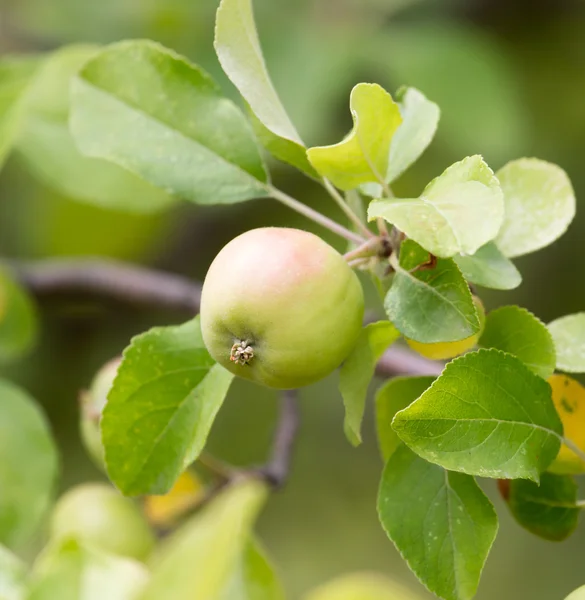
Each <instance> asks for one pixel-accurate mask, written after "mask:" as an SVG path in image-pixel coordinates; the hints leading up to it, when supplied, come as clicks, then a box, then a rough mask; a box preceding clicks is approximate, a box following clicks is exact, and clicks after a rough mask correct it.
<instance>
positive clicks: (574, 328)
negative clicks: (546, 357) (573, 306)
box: [548, 312, 585, 373]
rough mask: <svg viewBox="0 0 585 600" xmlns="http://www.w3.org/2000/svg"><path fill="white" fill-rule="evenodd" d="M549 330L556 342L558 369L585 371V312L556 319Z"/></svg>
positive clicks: (570, 371) (574, 371)
mask: <svg viewBox="0 0 585 600" xmlns="http://www.w3.org/2000/svg"><path fill="white" fill-rule="evenodd" d="M548 330H549V331H550V334H551V335H552V338H553V340H554V343H555V349H556V354H557V369H559V370H561V371H566V372H567V373H585V312H582V313H576V314H574V315H567V316H565V317H561V318H560V319H556V320H555V321H553V322H552V323H549V324H548Z"/></svg>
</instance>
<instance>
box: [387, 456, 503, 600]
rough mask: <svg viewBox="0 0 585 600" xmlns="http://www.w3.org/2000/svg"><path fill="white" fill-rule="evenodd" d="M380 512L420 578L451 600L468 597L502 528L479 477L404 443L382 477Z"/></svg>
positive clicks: (400, 549) (431, 589) (391, 459)
mask: <svg viewBox="0 0 585 600" xmlns="http://www.w3.org/2000/svg"><path fill="white" fill-rule="evenodd" d="M378 515H379V517H380V522H381V523H382V527H383V528H384V530H385V531H386V533H387V534H388V537H389V538H390V539H391V540H392V542H394V545H395V546H396V548H397V549H398V551H399V552H400V554H401V555H402V557H403V558H404V559H405V560H406V562H407V563H408V566H409V567H410V568H411V569H412V570H413V571H414V573H415V575H416V576H417V577H418V578H419V579H420V581H421V582H422V583H423V584H424V585H425V586H426V587H427V588H428V589H429V590H430V591H431V592H433V593H435V594H437V596H439V597H440V598H444V599H445V600H467V599H469V598H472V597H473V596H474V594H475V592H476V590H477V586H478V584H479V578H480V576H481V572H482V570H483V566H484V564H485V561H486V559H487V556H488V553H489V551H490V548H491V546H492V544H493V541H494V539H495V537H496V533H497V530H498V518H497V516H496V513H495V511H494V508H493V506H492V505H491V503H490V501H489V500H488V499H487V497H486V496H485V494H484V493H483V492H482V491H481V489H480V488H479V486H478V485H477V483H476V482H475V480H474V479H473V477H470V476H469V475H463V474H461V473H453V472H450V471H445V470H444V469H442V468H441V467H438V466H436V465H432V464H430V463H428V462H426V461H425V460H423V459H422V458H420V457H418V456H417V455H416V454H414V452H412V451H411V450H409V449H408V448H407V447H406V446H404V445H403V444H401V445H400V446H399V447H398V448H397V449H396V451H395V452H394V453H393V454H392V456H391V457H390V460H389V461H388V463H387V465H386V468H385V469H384V473H383V475H382V481H381V483H380V490H379V493H378Z"/></svg>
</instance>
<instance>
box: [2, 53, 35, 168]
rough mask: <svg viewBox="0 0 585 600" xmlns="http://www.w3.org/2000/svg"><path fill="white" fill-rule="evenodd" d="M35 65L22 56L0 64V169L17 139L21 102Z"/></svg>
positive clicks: (22, 104)
mask: <svg viewBox="0 0 585 600" xmlns="http://www.w3.org/2000/svg"><path fill="white" fill-rule="evenodd" d="M39 62H40V61H39V59H38V58H37V57H33V58H29V57H24V56H6V57H2V59H1V60H0V166H2V165H3V164H4V161H5V160H6V157H7V156H8V155H9V154H10V151H11V150H12V147H13V145H14V143H15V141H16V139H17V138H18V136H19V135H20V131H21V127H22V123H23V114H24V110H23V108H24V98H25V96H26V92H27V90H28V87H29V85H30V82H31V80H32V78H33V77H34V74H35V72H36V70H37V69H38V65H39Z"/></svg>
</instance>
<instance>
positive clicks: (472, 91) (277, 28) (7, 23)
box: [0, 0, 585, 600]
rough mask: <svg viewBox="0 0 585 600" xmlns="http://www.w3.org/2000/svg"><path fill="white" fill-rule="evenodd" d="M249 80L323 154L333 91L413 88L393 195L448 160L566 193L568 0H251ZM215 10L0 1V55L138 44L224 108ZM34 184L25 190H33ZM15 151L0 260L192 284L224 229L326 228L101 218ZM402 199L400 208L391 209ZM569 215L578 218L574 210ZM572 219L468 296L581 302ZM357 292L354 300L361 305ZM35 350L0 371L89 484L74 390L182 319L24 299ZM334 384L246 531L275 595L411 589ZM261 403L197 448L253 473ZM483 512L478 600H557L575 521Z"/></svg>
mask: <svg viewBox="0 0 585 600" xmlns="http://www.w3.org/2000/svg"><path fill="white" fill-rule="evenodd" d="M255 5H256V15H257V21H258V26H259V29H260V35H261V39H262V43H263V46H264V50H265V54H266V57H267V63H268V66H269V69H270V70H271V72H272V75H273V79H274V81H275V84H276V87H277V88H278V90H279V91H280V93H281V96H282V99H283V102H284V104H285V106H286V107H287V108H288V109H289V111H290V113H291V115H292V117H293V120H294V121H295V123H296V124H297V126H298V128H299V130H300V132H301V134H302V135H303V137H304V139H305V140H306V141H307V142H308V143H309V144H328V143H333V142H335V141H338V140H339V139H340V137H341V136H343V135H344V134H345V132H346V131H347V130H348V128H349V127H350V126H351V119H350V116H349V111H348V95H349V91H350V89H351V87H352V86H353V85H354V84H355V83H358V82H360V81H376V82H378V83H380V84H382V85H384V86H385V87H387V89H389V90H391V91H393V90H396V89H397V88H398V87H399V86H400V85H402V84H409V85H414V86H416V87H418V88H419V89H421V90H422V91H423V92H424V93H425V94H426V95H427V96H428V97H429V98H430V99H432V100H434V101H435V102H437V103H438V104H439V106H440V107H441V109H442V119H441V124H440V128H439V133H438V135H437V137H436V139H435V141H434V142H433V144H432V146H431V148H430V149H429V150H428V151H427V153H426V154H425V155H424V156H423V158H422V159H421V161H420V162H419V164H417V165H416V166H415V167H414V168H412V169H411V170H410V171H409V172H408V173H407V174H406V175H405V176H404V177H403V178H402V179H401V180H400V181H399V182H398V184H397V185H396V189H395V191H396V192H397V194H398V195H402V194H406V195H411V194H416V193H418V192H420V190H422V188H423V187H424V185H425V184H426V183H427V182H428V181H429V180H430V179H431V178H432V177H434V176H436V175H438V174H440V173H441V172H442V170H443V169H444V168H445V167H447V166H448V165H449V164H451V163H452V162H454V161H456V160H459V159H460V158H462V157H464V156H467V155H470V154H475V153H480V154H483V155H484V157H485V158H486V160H487V161H488V163H489V164H490V165H491V166H492V167H493V168H494V170H495V169H498V168H499V167H501V166H502V165H503V164H505V163H506V162H507V161H508V160H510V159H512V158H516V157H519V156H537V157H539V158H543V159H546V160H550V161H552V162H556V163H558V164H560V165H561V166H562V167H563V168H564V169H566V170H567V172H568V173H569V175H570V177H571V179H572V181H573V184H574V186H575V190H576V194H577V198H583V197H585V170H583V168H582V163H583V159H584V157H585V103H584V100H583V98H584V97H585V3H584V2H579V1H570V0H296V1H295V2H291V1H290V0H256V2H255ZM216 7H217V0H100V1H99V2H96V1H95V0H2V4H1V7H0V52H2V53H14V52H25V53H38V52H43V51H46V50H52V49H55V48H58V47H60V46H62V45H66V44H70V43H79V42H83V43H86V42H90V43H108V42H112V41H115V40H119V39H123V38H129V37H134V38H135V37H148V38H152V39H155V40H158V41H160V42H162V43H163V44H165V45H167V46H169V47H171V48H174V49H175V50H177V51H178V52H181V53H184V54H185V55H187V56H188V57H189V58H190V59H192V60H193V61H195V62H197V63H199V64H201V65H202V66H203V67H204V68H206V69H207V70H208V71H210V72H211V73H212V75H214V76H215V77H216V78H217V79H218V80H219V81H220V83H221V84H222V85H223V86H224V89H225V91H226V93H227V94H228V95H230V96H232V97H234V98H235V97H236V96H235V91H234V89H233V87H232V86H231V85H230V84H229V82H228V81H227V80H226V78H225V76H223V74H222V73H221V71H220V69H219V65H218V62H217V60H216V58H215V55H214V53H213V49H212V37H213V19H214V12H215V9H216ZM271 166H272V173H273V178H274V180H275V181H276V183H277V185H278V186H280V187H281V188H283V189H285V190H286V191H288V192H289V193H291V194H292V195H294V196H296V197H298V198H300V199H302V200H303V201H305V202H307V203H309V204H311V205H314V206H318V207H319V208H320V209H321V210H323V211H324V212H327V213H328V214H330V215H332V216H336V217H339V215H338V214H337V213H336V212H335V207H334V206H332V203H331V202H330V201H329V200H328V199H327V198H326V197H324V196H323V195H322V194H321V193H320V191H319V189H318V188H316V187H315V186H314V185H311V184H310V183H308V181H307V180H305V179H303V178H302V177H301V176H300V175H297V174H296V173H295V172H293V171H292V170H291V169H289V168H287V167H285V166H283V165H280V164H272V165H271ZM41 179H42V178H41ZM41 179H39V178H37V177H36V176H35V175H34V174H33V172H32V171H31V170H29V168H28V167H27V163H26V161H25V160H23V159H22V156H19V154H18V152H17V153H15V154H14V155H12V156H11V157H10V159H9V160H8V163H7V164H6V165H5V167H4V169H3V171H2V173H1V175H0V199H1V202H0V250H1V252H2V254H3V255H5V256H10V257H24V258H39V257H49V256H65V255H103V256H110V257H115V258H119V259H124V260H130V261H134V262H136V263H141V264H147V265H153V266H156V267H159V268H164V269H168V270H171V271H175V272H179V273H184V274H187V275H189V276H193V277H196V278H202V277H203V276H204V274H205V271H206V268H207V266H208V264H209V263H210V261H211V259H212V258H213V256H214V255H215V254H216V252H217V251H218V250H219V249H220V248H221V247H222V246H223V244H224V243H226V242H227V241H228V240H229V239H230V238H232V237H233V236H234V235H236V234H238V233H240V232H241V231H243V230H246V229H250V228H252V227H257V226H261V225H267V224H273V225H289V226H299V227H304V228H307V229H313V230H314V231H317V232H318V233H320V234H323V235H324V237H326V239H327V240H328V241H331V242H332V243H334V244H338V247H339V248H342V247H343V245H342V244H341V245H339V244H340V243H339V241H338V240H335V239H332V238H331V236H330V235H328V234H327V232H323V231H320V230H318V229H315V228H314V227H313V226H312V224H311V223H309V222H306V221H304V220H303V219H302V218H301V217H298V216H297V215H296V214H292V213H290V212H289V211H287V209H284V208H282V207H281V206H280V205H278V204H277V203H276V202H272V201H254V202H248V203H244V204H240V205H237V206H234V207H217V208H204V209H203V208H197V207H194V206H190V205H185V204H180V205H174V206H173V207H172V208H171V209H169V210H166V211H164V212H161V213H159V214H155V215H146V216H145V215H135V214H134V215H132V214H124V213H121V212H114V211H107V210H103V209H100V208H98V207H96V206H92V205H90V204H88V203H86V202H83V201H80V200H79V199H77V198H67V197H63V196H62V195H60V194H59V193H58V192H57V191H55V190H54V189H51V188H50V187H48V186H46V185H45V184H44V183H43V181H42V180H41ZM407 197H408V196H407ZM581 204H582V203H581V202H579V207H581ZM584 236H585V211H583V210H578V216H577V219H576V221H575V222H574V224H573V225H572V226H571V228H570V230H569V232H568V234H567V235H566V236H564V237H563V238H562V239H561V240H560V241H559V242H557V243H556V244H554V245H553V246H552V247H550V248H547V249H546V250H544V251H541V252H540V253H538V254H534V255H532V256H529V257H526V258H523V259H520V260H518V262H517V264H518V266H519V268H520V269H521V271H522V273H523V276H524V282H523V285H522V286H521V288H519V289H518V290H515V291H513V292H507V293H503V292H497V293H496V292H493V293H485V294H483V295H482V298H483V299H484V300H485V302H486V304H487V306H488V308H492V307H494V306H496V305H499V304H507V303H520V304H522V305H524V306H526V307H527V308H529V309H530V310H532V311H533V312H535V313H536V314H537V315H539V316H540V317H541V318H542V319H543V320H544V321H545V322H546V321H550V320H552V319H553V318H555V317H557V316H560V315H562V314H566V313H569V312H576V311H579V310H583V308H584V306H585V277H584V275H585V256H584V253H583V249H584V244H583V239H585V238H584ZM371 297H372V306H377V305H376V304H375V302H374V300H373V294H372V295H371ZM41 314H42V321H43V332H42V336H41V340H40V344H39V345H38V347H37V348H36V350H35V351H34V352H33V353H32V354H31V355H30V356H29V357H27V359H26V360H23V361H21V362H20V363H18V364H17V365H16V366H12V367H10V369H5V371H6V375H7V376H9V377H12V378H13V379H15V380H16V381H19V382H20V383H22V384H23V385H24V386H25V387H26V388H27V389H29V390H30V391H31V392H32V393H33V394H34V395H35V396H36V397H37V398H38V400H39V401H40V402H41V403H42V404H43V406H44V407H45V409H46V411H47V412H48V415H49V418H50V420H51V423H52V425H53V428H54V432H55V434H56V436H57V438H58V442H59V446H60V449H61V451H62V487H63V488H66V487H68V486H70V485H72V484H74V483H76V482H79V481H83V480H87V479H95V478H99V477H100V474H99V473H98V472H97V471H96V470H95V468H94V467H93V466H92V465H91V463H90V461H89V459H88V458H87V457H86V456H85V454H84V452H83V451H82V449H81V446H80V441H79V436H78V429H77V418H78V415H77V395H78V390H79V389H80V388H83V387H84V386H86V385H87V384H88V383H89V381H90V379H91V376H92V374H93V373H94V372H95V370H96V369H97V368H98V367H99V366H100V365H101V364H102V363H103V362H105V361H106V360H107V359H109V358H111V357H112V356H113V355H115V354H117V353H118V352H120V350H121V349H122V348H123V347H124V346H125V345H126V344H127V342H128V340H129V338H130V336H132V335H133V334H135V333H138V332H140V331H143V330H144V329H147V328H148V327H150V326H152V325H155V324H168V323H172V322H180V321H181V320H185V319H186V318H187V317H188V315H184V314H168V313H164V312H160V311H147V310H144V309H139V308H136V307H132V306H125V305H119V304H113V303H110V304H108V303H103V302H99V303H98V302H96V303H88V302H84V303H82V304H79V303H76V302H72V301H70V300H68V299H67V298H63V297H61V298H54V299H49V300H47V301H43V303H42V306H41ZM335 384H336V380H335V377H331V378H330V379H329V380H327V381H325V382H322V383H320V384H318V385H315V386H312V387H310V388H307V389H306V390H304V391H303V395H302V409H303V428H302V434H301V437H300V440H299V443H298V447H297V453H296V457H295V461H294V468H293V473H292V477H291V481H290V484H289V485H288V486H287V488H286V489H285V490H284V491H283V492H281V493H278V494H277V495H275V496H274V498H273V499H272V501H271V502H270V504H269V506H268V508H267V510H266V511H265V513H264V515H263V517H262V519H261V521H260V524H259V529H260V533H261V536H262V537H263V538H264V540H265V541H266V544H267V546H268V548H269V549H270V550H271V552H272V554H273V556H274V558H275V560H276V561H277V562H278V564H279V565H280V571H281V574H282V577H283V579H284V581H285V584H286V586H287V589H288V591H289V593H290V597H291V598H293V599H296V598H299V597H300V595H301V594H302V592H304V591H305V590H307V589H309V588H310V587H312V586H314V585H316V584H318V583H321V582H324V581H325V580H327V579H329V578H331V577H333V576H335V575H338V574H341V573H343V572H346V571H349V570H351V571H353V570H361V569H373V570H379V571H380V572H383V573H386V574H388V575H390V576H391V577H394V578H396V579H397V580H399V581H401V582H403V583H406V584H407V585H409V586H411V587H412V588H413V589H414V590H417V591H418V592H419V593H420V595H421V598H424V597H429V596H428V595H426V596H425V593H424V590H423V588H422V587H421V586H420V585H419V584H417V583H416V581H415V579H414V577H413V576H412V575H411V574H410V573H409V571H408V569H407V567H406V565H405V564H404V563H403V561H402V559H401V558H400V556H399V555H398V553H397V552H396V551H395V550H394V548H393V546H392V544H391V543H390V542H389V541H388V540H387V539H386V537H385V535H384V533H383V532H382V530H381V528H380V526H379V524H378V522H377V516H376V510H375V496H376V488H377V482H378V479H379V476H380V472H381V467H382V465H381V462H380V459H379V456H378V452H377V449H376V445H375V440H374V432H373V427H372V419H371V414H370V415H369V416H368V419H367V423H366V432H365V433H366V436H365V437H366V442H365V443H364V445H363V446H362V447H360V448H359V449H357V450H355V449H352V448H351V447H350V446H349V444H348V443H347V442H346V441H345V438H344V436H343V431H342V419H343V408H342V404H341V401H340V397H339V394H338V393H337V391H336V385H335ZM276 408H277V398H276V396H275V395H274V394H272V393H270V392H268V391H265V390H262V389H260V388H257V387H254V386H251V385H247V384H244V383H240V382H238V383H237V384H236V385H234V386H233V388H232V391H231V392H230V395H229V398H228V400H227V402H226V405H225V407H224V409H223V411H222V412H221V413H220V416H219V418H218V421H217V422H216V425H215V427H214V431H213V435H212V439H211V442H210V446H211V449H212V450H213V451H214V452H215V453H217V454H218V455H220V456H221V457H223V458H225V459H226V460H229V461H232V462H234V463H241V464H246V463H250V462H258V461H261V460H262V459H263V457H264V455H265V453H266V449H267V445H268V443H269V439H270V434H271V428H272V425H273V423H274V418H275V415H276ZM494 487H495V486H494V485H493V482H490V481H487V482H486V483H485V489H486V490H487V491H488V493H489V494H490V496H491V497H492V498H493V499H494V501H495V503H496V505H497V509H498V512H499V515H500V517H501V527H500V533H499V535H498V538H497V541H496V544H495V547H494V549H493V552H492V555H491V557H490V558H489V561H488V564H487V567H486V570H485V573H484V577H483V579H482V583H481V586H480V592H479V594H478V598H479V599H480V600H481V599H483V600H487V599H490V598H494V597H497V598H500V599H503V600H506V599H515V598H519V597H520V598H531V599H532V600H540V599H542V600H554V599H559V600H560V599H561V598H564V596H565V595H566V594H567V593H568V592H569V591H570V590H572V589H574V588H575V587H577V586H578V585H581V584H583V583H585V570H584V568H583V556H585V535H584V534H585V530H584V529H583V527H582V528H581V529H580V530H579V531H577V533H576V534H575V535H574V536H573V537H572V538H571V539H570V540H569V541H567V542H564V543H562V544H553V543H550V542H544V541H541V540H539V539H537V538H535V537H533V536H531V535H529V534H527V533H525V532H524V531H523V530H521V529H520V528H519V527H518V526H516V525H515V524H514V523H513V522H512V521H511V518H510V517H509V516H508V514H507V511H506V507H505V506H504V505H503V504H502V502H501V501H500V500H499V498H498V497H497V495H496V494H495V489H494Z"/></svg>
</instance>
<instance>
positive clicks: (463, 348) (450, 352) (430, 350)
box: [406, 296, 485, 360]
mask: <svg viewBox="0 0 585 600" xmlns="http://www.w3.org/2000/svg"><path fill="white" fill-rule="evenodd" d="M473 302H474V304H475V308H476V309H477V314H478V316H479V326H480V329H479V331H478V332H477V333H475V334H473V335H470V336H469V337H468V338H465V339H464V340H457V341H456V342H436V343H434V344H423V343H422V342H417V341H415V340H409V339H408V338H406V343H407V344H408V345H409V346H410V347H411V348H412V349H413V350H415V351H416V352H418V353H419V354H420V355H421V356H425V357H426V358H430V359H432V360H447V359H449V358H455V357H456V356H459V355H461V354H464V353H465V352H467V351H468V350H471V349H472V348H474V347H475V346H476V345H477V342H478V340H479V338H480V337H481V334H482V333H483V328H484V326H485V309H484V307H483V304H482V302H481V300H480V299H479V298H478V297H477V296H473Z"/></svg>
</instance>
